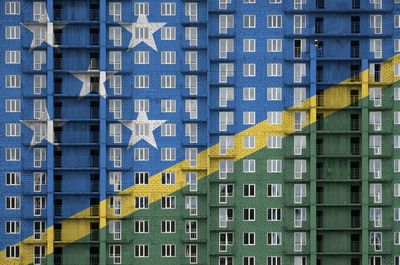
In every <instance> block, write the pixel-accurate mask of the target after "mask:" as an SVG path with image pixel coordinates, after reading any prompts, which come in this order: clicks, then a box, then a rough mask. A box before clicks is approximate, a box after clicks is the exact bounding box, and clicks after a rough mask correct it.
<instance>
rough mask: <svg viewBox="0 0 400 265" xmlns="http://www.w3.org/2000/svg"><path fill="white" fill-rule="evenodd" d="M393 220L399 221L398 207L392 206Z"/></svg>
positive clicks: (399, 211)
mask: <svg viewBox="0 0 400 265" xmlns="http://www.w3.org/2000/svg"><path fill="white" fill-rule="evenodd" d="M394 220H395V221H396V222H398V221H400V208H394Z"/></svg>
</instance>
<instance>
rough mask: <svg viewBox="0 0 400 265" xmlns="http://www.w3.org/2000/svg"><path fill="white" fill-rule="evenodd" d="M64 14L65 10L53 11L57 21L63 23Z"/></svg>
mask: <svg viewBox="0 0 400 265" xmlns="http://www.w3.org/2000/svg"><path fill="white" fill-rule="evenodd" d="M62 14H63V10H62V9H54V10H53V16H54V20H55V21H61V20H62Z"/></svg>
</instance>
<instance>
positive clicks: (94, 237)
mask: <svg viewBox="0 0 400 265" xmlns="http://www.w3.org/2000/svg"><path fill="white" fill-rule="evenodd" d="M99 238H100V236H99V230H98V229H90V240H91V241H99Z"/></svg>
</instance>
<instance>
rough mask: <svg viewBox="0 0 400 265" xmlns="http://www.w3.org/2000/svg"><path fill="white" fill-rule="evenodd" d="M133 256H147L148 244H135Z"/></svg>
mask: <svg viewBox="0 0 400 265" xmlns="http://www.w3.org/2000/svg"><path fill="white" fill-rule="evenodd" d="M134 249H135V257H136V258H145V257H148V256H149V245H135V246H134Z"/></svg>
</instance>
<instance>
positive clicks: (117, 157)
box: [109, 148, 122, 167]
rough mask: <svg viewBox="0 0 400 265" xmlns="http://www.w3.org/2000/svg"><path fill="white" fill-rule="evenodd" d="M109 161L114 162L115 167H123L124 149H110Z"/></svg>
mask: <svg viewBox="0 0 400 265" xmlns="http://www.w3.org/2000/svg"><path fill="white" fill-rule="evenodd" d="M109 152H110V153H109V155H110V157H109V160H110V162H113V166H114V167H122V149H121V148H110V149H109Z"/></svg>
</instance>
